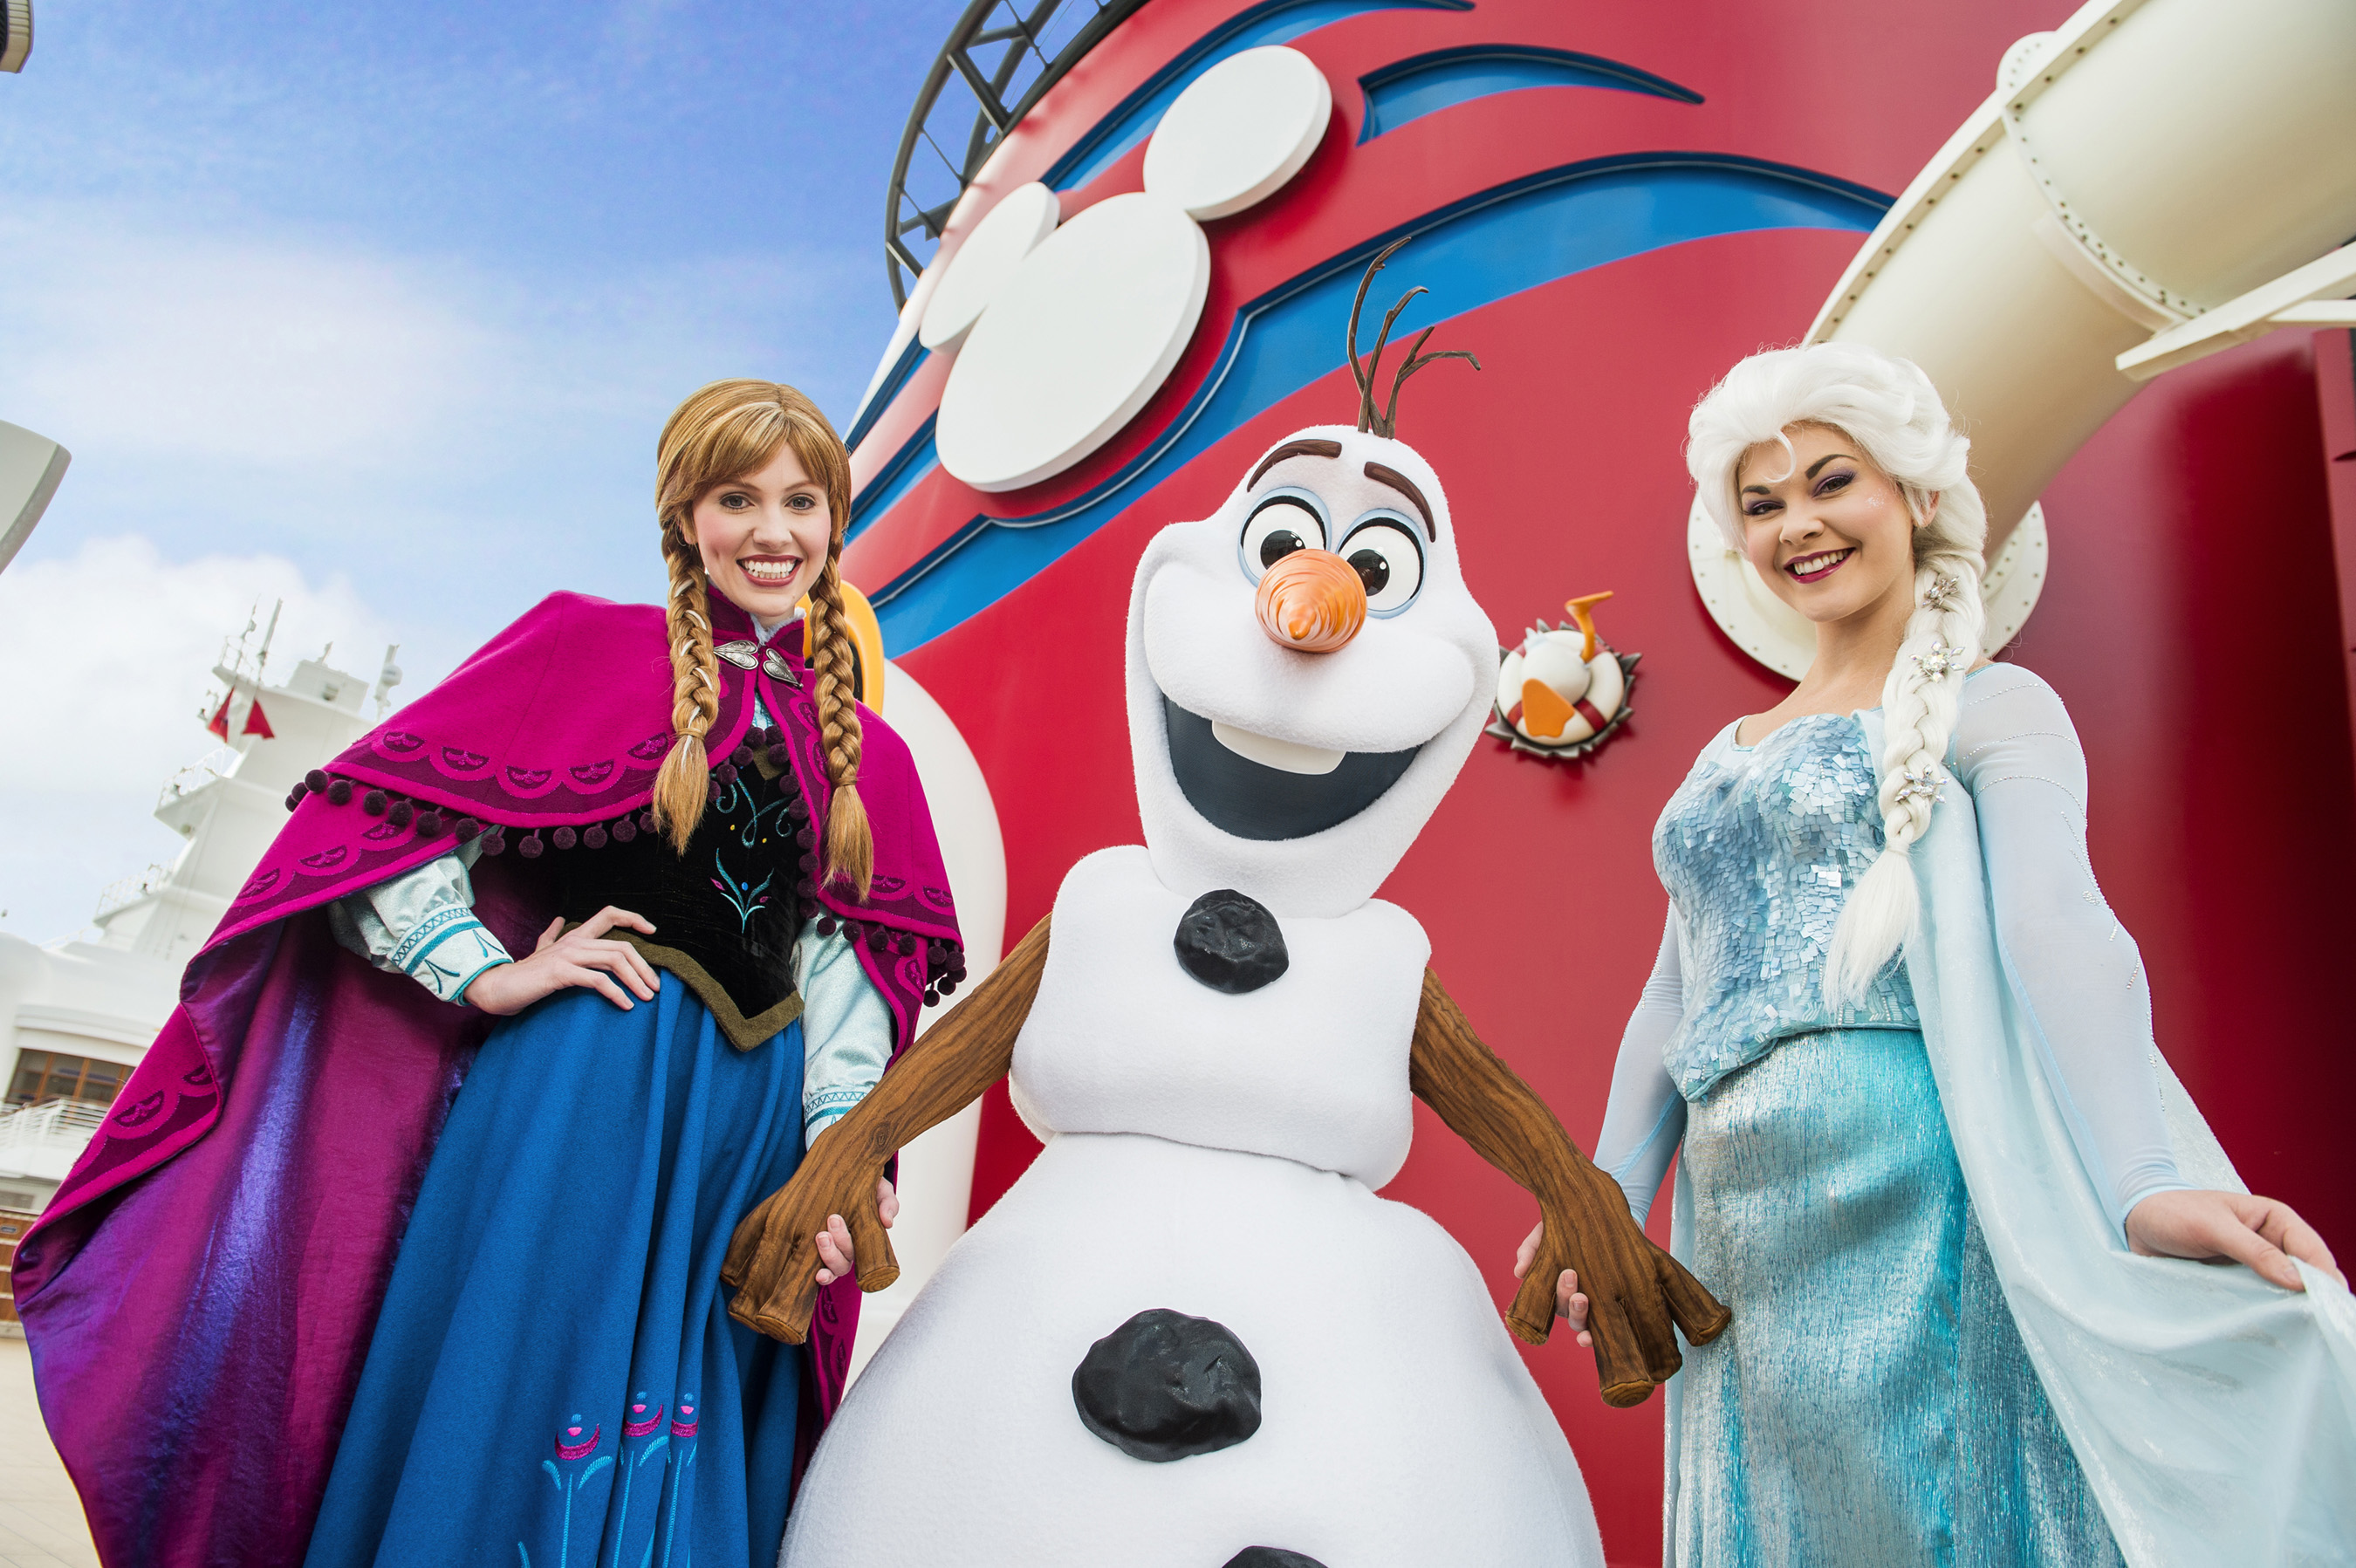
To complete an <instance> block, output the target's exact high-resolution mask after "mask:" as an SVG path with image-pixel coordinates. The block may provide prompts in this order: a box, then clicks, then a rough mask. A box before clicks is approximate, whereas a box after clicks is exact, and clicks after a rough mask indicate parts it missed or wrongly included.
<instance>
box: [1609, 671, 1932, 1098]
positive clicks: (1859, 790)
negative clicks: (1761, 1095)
mask: <svg viewBox="0 0 2356 1568" xmlns="http://www.w3.org/2000/svg"><path fill="white" fill-rule="evenodd" d="M1875 791H1876V782H1875V777H1874V768H1873V759H1872V757H1870V756H1869V755H1868V754H1867V752H1866V748H1865V732H1864V731H1863V730H1861V729H1860V728H1858V724H1857V721H1856V720H1855V719H1853V718H1850V717H1848V716H1847V714H1808V715H1805V716H1804V717H1801V718H1796V719H1794V720H1792V721H1791V722H1790V723H1789V724H1786V725H1783V727H1782V728H1781V729H1778V730H1776V731H1775V732H1774V733H1773V734H1772V735H1770V736H1767V738H1766V739H1764V740H1762V741H1761V742H1760V743H1759V745H1758V746H1754V747H1751V748H1749V749H1745V748H1743V747H1740V746H1736V745H1735V744H1734V731H1733V729H1732V728H1731V727H1730V728H1729V729H1728V730H1727V731H1726V732H1725V733H1724V734H1723V735H1721V736H1719V738H1718V739H1717V741H1715V742H1714V743H1712V744H1711V746H1709V748H1708V750H1706V751H1704V752H1703V753H1702V755H1701V758H1700V760H1699V761H1697V762H1696V763H1695V764H1694V769H1693V771H1692V772H1691V773H1690V774H1688V775H1687V777H1686V781H1685V782H1684V783H1683V784H1682V785H1680V786H1678V788H1677V791H1676V794H1674V795H1672V796H1670V797H1669V803H1668V805H1667V807H1666V808H1665V809H1664V810H1663V811H1662V812H1661V820H1660V823H1659V825H1658V826H1656V827H1655V829H1654V830H1653V862H1654V865H1655V867H1656V868H1657V869H1658V870H1659V872H1660V875H1661V882H1662V884H1663V886H1666V887H1667V888H1668V890H1669V897H1670V898H1671V899H1673V900H1674V901H1675V903H1676V908H1677V913H1678V915H1679V917H1680V918H1682V920H1683V922H1684V931H1685V940H1684V942H1683V944H1682V947H1681V958H1682V968H1683V972H1684V982H1685V1020H1684V1023H1683V1024H1682V1026H1680V1027H1679V1028H1678V1030H1677V1032H1676V1036H1674V1037H1673V1038H1672V1039H1671V1040H1670V1042H1669V1044H1668V1047H1667V1051H1666V1056H1667V1062H1668V1069H1669V1075H1670V1077H1671V1078H1673V1079H1676V1085H1677V1088H1678V1090H1679V1091H1680V1092H1681V1093H1683V1094H1684V1095H1685V1097H1686V1098H1687V1099H1688V1100H1695V1099H1698V1098H1699V1097H1700V1096H1701V1095H1703V1094H1704V1093H1706V1092H1708V1090H1709V1088H1710V1086H1711V1085H1712V1084H1715V1083H1716V1082H1717V1081H1718V1080H1719V1079H1721V1078H1723V1077H1724V1076H1725V1075H1726V1074H1728V1073H1730V1072H1731V1071H1733V1070H1734V1069H1736V1068H1739V1067H1741V1066H1743V1065H1744V1064H1746V1063H1749V1062H1751V1061H1755V1060H1757V1059H1758V1058H1760V1057H1762V1056H1763V1055H1765V1054H1766V1053H1767V1051H1769V1050H1770V1049H1772V1047H1774V1045H1775V1043H1776V1042H1777V1041H1779V1040H1783V1039H1788V1038H1790V1037H1791V1036H1794V1035H1799V1034H1804V1033H1806V1032H1808V1031H1810V1030H1815V1029H1828V1028H1852V1029H1853V1028H1895V1029H1912V1028H1916V1027H1918V1026H1919V1019H1918V1018H1917V1016H1916V1014H1915V1011H1914V993H1913V991H1912V987H1910V986H1909V985H1908V984H1907V982H1906V971H1905V965H1904V961H1902V960H1900V959H1893V960H1891V961H1890V966H1889V967H1888V968H1887V969H1885V970H1883V971H1882V972H1881V974H1880V975H1879V977H1878V978H1877V979H1876V980H1875V982H1874V983H1873V986H1872V988H1871V989H1870V990H1869V992H1868V993H1867V994H1866V997H1865V999H1864V1000H1863V1001H1862V1002H1860V1003H1854V1004H1848V1005H1847V1006H1843V1007H1839V1008H1833V1007H1828V1006H1826V1004H1825V998H1824V973H1825V952H1826V948H1827V947H1828V946H1829V945H1830V944H1831V941H1832V935H1833V926H1834V924H1835V923H1836V922H1837V920H1838V919H1839V918H1840V912H1841V905H1842V903H1843V901H1844V900H1846V899H1847V896H1848V890H1849V889H1850V888H1851V887H1852V886H1856V883H1857V879H1858V876H1859V875H1862V874H1863V872H1864V871H1865V868H1866V867H1867V866H1868V865H1871V864H1872V863H1873V857H1874V856H1875V855H1876V854H1879V853H1880V850H1881V815H1880V811H1879V809H1878V807H1877V806H1876V803H1875Z"/></svg>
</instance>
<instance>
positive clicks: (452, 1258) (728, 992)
mask: <svg viewBox="0 0 2356 1568" xmlns="http://www.w3.org/2000/svg"><path fill="white" fill-rule="evenodd" d="M658 462H659V478H658V481H657V501H656V504H657V512H658V516H659V521H660V527H661V542H662V551H663V557H664V560H665V563H666V564H667V565H668V567H669V595H668V596H667V599H666V602H665V604H664V605H663V606H662V607H648V606H631V605H615V604H609V603H606V602H605V601H603V600H597V599H589V598H584V597H582V596H577V595H570V594H558V595H555V596H552V597H550V598H549V599H547V600H546V601H544V602H542V603H541V605H540V606H539V607H537V608H535V609H534V610H533V611H531V612H530V614H529V615H527V616H526V617H525V618H523V619H522V620H520V621H519V622H517V623H516V624H515V625H514V626H512V627H510V628H509V629H508V630H507V631H505V632H503V633H502V634H501V635H500V636H499V637H498V639H495V640H494V641H492V642H491V643H490V644H489V645H488V646H487V647H486V648H485V649H483V650H481V651H480V652H479V653H477V654H476V655H475V656H474V657H473V658H472V659H471V660H468V661H467V662H466V664H465V665H463V666H462V667H461V668H460V669H459V670H458V671H457V672H456V673H455V674H454V675H452V676H451V677H450V679H449V680H448V681H447V682H444V683H443V684H442V685H441V686H439V687H437V688H435V689H434V691H433V692H432V693H428V694H427V695H426V696H424V697H423V698H422V699H420V700H419V701H418V702H416V703H412V705H410V706H409V707H407V708H404V709H402V711H401V712H400V713H398V714H394V715H393V716H392V718H391V721H389V722H388V723H387V724H385V725H382V726H381V727H380V728H379V729H378V730H377V731H375V732H374V733H373V734H371V735H369V736H367V737H366V738H364V739H363V740H361V741H360V742H359V744H358V745H356V746H353V747H352V748H351V749H350V750H349V751H348V752H346V753H345V754H344V755H343V756H342V757H337V759H336V760H335V761H334V762H333V763H331V764H330V765H329V766H328V767H327V768H325V769H322V770H321V771H319V772H315V773H313V774H312V775H310V777H309V779H307V780H306V781H305V784H304V785H299V786H297V787H296V790H295V799H293V800H290V801H289V805H290V807H291V808H292V809H293V811H294V816H293V819H292V821H291V822H290V823H289V825H288V826H287V828H286V830H285V832H284V833H283V834H281V836H280V838H279V840H278V842H277V843H275V844H274V845H273V847H272V849H271V851H270V853H269V854H268V855H266V856H265V857H264V859H263V861H262V865H261V867H260V868H259V869H258V870H257V872H256V873H255V875H254V876H253V878H252V880H251V881H250V882H249V883H248V884H247V885H246V886H245V888H244V889H243V891H242V892H241V895H240V897H239V898H238V899H237V900H236V901H235V902H234V903H232V904H231V906H230V909H229V912H228V914H227V916H226V917H225V918H224V919H223V921H222V924H221V927H220V930H219V931H218V932H217V933H216V934H215V936H214V937H213V939H212V940H211V941H210V942H209V944H208V946H207V947H206V949H205V950H204V951H203V952H202V953H201V954H199V955H198V958H197V959H196V960H194V961H192V962H191V963H190V965H189V967H188V972H187V978H186V980H185V981H184V983H183V986H182V997H183V1004H182V1005H181V1007H180V1008H179V1009H178V1011H177V1013H176V1014H175V1015H174V1017H173V1019H172V1021H171V1023H170V1024H169V1025H168V1026H166V1030H165V1032H164V1034H163V1036H161V1037H160V1038H159V1039H158V1040H157V1042H156V1044H155V1047H153V1048H152V1049H151V1050H150V1052H149V1054H148V1056H147V1058H145V1061H144V1062H143V1063H142V1064H141V1066H140V1069H139V1070H138V1072H137V1073H136V1074H134V1077H133V1079H132V1081H131V1083H130V1085H129V1086H127V1088H126V1090H125V1091H124V1094H123V1098H122V1099H121V1100H119V1101H117V1103H116V1105H115V1108H114V1109H113V1111H112V1112H111V1113H110V1116H109V1119H108V1122H107V1124H106V1127H105V1129H104V1132H103V1133H102V1136H101V1137H100V1138H99V1139H98V1140H96V1141H95V1142H94V1143H93V1144H92V1146H91V1150H90V1152H89V1153H88V1154H87V1155H85V1156H84V1157H83V1159H82V1161H81V1162H80V1165H77V1167H76V1169H75V1172H74V1174H73V1176H71V1177H70V1179H69V1181H68V1183H67V1184H66V1186H65V1187H63V1188H61V1189H60V1192H59V1198H58V1200H57V1202H56V1203H55V1204H54V1205H53V1206H52V1207H51V1208H50V1209H49V1211H48V1214H47V1215H46V1216H45V1217H44V1219H43V1221H42V1223H41V1225H40V1226H39V1228H38V1229H37V1230H36V1231H35V1233H34V1234H33V1235H32V1236H31V1237H30V1238H29V1239H28V1240H27V1243H26V1245H24V1246H23V1247H22V1248H20V1249H19V1251H18V1253H17V1258H16V1288H17V1292H18V1300H19V1302H20V1303H21V1304H22V1305H23V1313H24V1317H25V1319H26V1322H27V1328H28V1331H29V1335H30V1337H31V1342H32V1348H33V1352H34V1356H35V1360H36V1369H37V1380H38V1384H39V1388H40V1392H41V1397H42V1404H43V1410H44V1413H45V1415H46V1417H47V1419H48V1423H49V1425H50V1428H51V1430H52V1432H53V1433H54V1434H55V1435H56V1438H57V1442H58V1447H59V1451H60V1453H61V1454H62V1455H64V1457H65V1459H66V1461H67V1464H68V1466H69V1467H70V1469H71V1470H72V1472H73V1475H74V1478H75V1480H76V1482H77V1484H78V1485H79V1487H80V1490H81V1495H82V1498H83V1500H84V1503H85V1505H86V1508H87V1510H88V1512H89V1515H90V1518H91V1526H92V1530H93V1533H94V1535H95V1537H96V1540H97V1543H98V1545H99V1548H100V1551H101V1553H102V1556H103V1557H104V1558H105V1559H106V1561H107V1562H108V1563H109V1564H110V1565H112V1568H129V1565H131V1564H134V1563H135V1564H142V1565H145V1564H151V1563H169V1564H181V1563H187V1564H198V1563H206V1564H211V1563H241V1564H260V1563H274V1564H289V1565H291V1564H295V1563H309V1564H312V1565H313V1568H357V1565H359V1564H368V1563H376V1564H385V1565H388V1568H391V1565H402V1568H407V1565H412V1564H428V1563H462V1562H464V1563H507V1564H512V1565H515V1568H592V1565H603V1564H617V1563H618V1564H626V1565H628V1568H641V1565H645V1564H652V1563H667V1564H668V1563H676V1564H684V1563H690V1562H702V1563H716V1562H729V1563H747V1564H753V1565H755V1568H767V1565H768V1564H770V1563H774V1562H775V1561H776V1554H777V1550H778V1544H779V1541H780V1540H781V1539H782V1537H783V1534H784V1530H785V1521H786V1511H787V1500H788V1498H790V1496H791V1494H792V1488H793V1483H794V1480H795V1477H796V1476H797V1473H798V1464H799V1458H800V1456H801V1455H806V1454H807V1453H808V1451H809V1447H810V1445H811V1444H813V1443H814V1442H815V1440H816V1437H817V1429H818V1427H819V1424H820V1423H822V1422H823V1420H824V1418H825V1416H826V1415H827V1414H828V1413H829V1412H830V1411H831V1409H832V1407H833V1404H834V1402H835V1401H836V1399H838V1398H839V1397H840V1394H841V1387H842V1378H843V1373H844V1370H845V1363H846V1359H847V1357H848V1353H849V1350H850V1342H851V1331H852V1326H853V1325H854V1323H855V1313H856V1301H857V1297H856V1294H855V1293H854V1291H853V1289H852V1287H851V1284H850V1283H848V1282H844V1283H841V1284H840V1286H839V1287H837V1286H836V1282H837V1281H838V1280H839V1278H840V1276H841V1275H842V1274H843V1273H846V1272H848V1271H849V1270H850V1269H851V1265H852V1259H851V1255H850V1254H851V1242H850V1237H849V1234H848V1232H847V1230H843V1229H842V1228H841V1226H840V1224H839V1222H838V1223H837V1224H836V1225H833V1226H830V1228H829V1234H828V1235H826V1236H825V1237H823V1238H821V1239H820V1240H819V1253H820V1255H821V1258H822V1260H823V1262H825V1264H826V1265H827V1267H826V1269H825V1270H823V1271H822V1272H821V1273H819V1283H821V1284H822V1285H828V1286H830V1287H835V1288H830V1289H828V1290H827V1291H826V1292H825V1293H824V1294H823V1295H822V1296H821V1301H820V1305H819V1314H818V1318H817V1321H816V1323H815V1325H814V1332H813V1334H812V1336H811V1339H810V1343H809V1348H807V1349H804V1348H796V1347H787V1346H781V1345H779V1344H776V1343H775V1342H773V1341H771V1340H768V1339H766V1338H762V1337H758V1336H756V1335H755V1334H754V1333H753V1332H751V1331H750V1330H749V1329H747V1328H745V1327H744V1326H741V1325H739V1324H736V1323H734V1322H733V1321H732V1320H731V1319H730V1317H729V1316H728V1313H727V1310H726V1303H725V1301H724V1299H723V1289H722V1285H721V1282H720V1270H721V1266H722V1262H723V1257H724V1255H725V1252H726V1250H727V1247H728V1243H729V1239H730V1235H731V1232H732V1231H733V1230H734V1227H735V1225H736V1223H737V1221H738V1219H741V1218H742V1217H743V1216H744V1214H745V1213H746V1212H747V1211H748V1210H749V1209H751V1208H754V1207H755V1206H756V1205H757V1204H759V1203H760V1202H761V1201H762V1199H764V1198H765V1197H767V1196H768V1195H769V1194H770V1193H771V1192H773V1191H775V1190H776V1188H778V1187H781V1186H782V1185H784V1183H785V1182H786V1180H787V1177H788V1176H791V1175H792V1174H793V1172H794V1169H795V1167H796V1166H797V1165H798V1163H799V1162H800V1160H801V1157H802V1155H803V1152H804V1151H805V1149H807V1148H808V1146H809V1144H810V1142H811V1141H812V1140H814V1139H816V1138H819V1137H823V1136H825V1135H827V1130H828V1129H829V1128H830V1126H831V1125H832V1124H833V1122H835V1121H836V1120H837V1119H838V1118H840V1117H841V1115H842V1114H843V1113H844V1112H847V1111H848V1110H850V1108H851V1106H853V1105H854V1104H856V1103H857V1102H858V1101H860V1099H861V1098H862V1096H863V1095H864V1094H865V1093H866V1092H867V1090H869V1089H870V1088H872V1087H873V1085H874V1083H875V1082H876V1081H877V1079H878V1078H879V1077H880V1076H881V1074H882V1073H883V1069H884V1067H885V1065H886V1064H887V1062H888V1061H889V1060H890V1059H891V1058H892V1056H893V1055H894V1052H895V1051H896V1050H897V1049H898V1048H899V1047H902V1046H904V1045H905V1044H906V1042H907V1040H908V1038H909V1036H910V1034H911V1032H912V1030H913V1028H914V1026H915V1023H916V1016H917V1015H918V1013H919V1011H920V1010H921V1008H922V1006H923V1005H924V1004H925V1003H926V1002H928V1001H933V1000H937V997H938V995H939V994H940V993H942V992H944V991H948V990H950V989H953V988H954V985H955V983H956V980H957V978H958V976H959V975H961V974H962V972H963V961H962V959H961V957H960V956H959V952H958V947H957V928H956V923H955V918H954V916H953V913H952V911H951V906H950V899H949V895H948V884H947V880H946V878H945V877H944V876H943V875H942V872H941V865H940V861H939V856H938V853H937V848H936V845H935V843H934V840H933V832H932V827H931V823H930V821H929V819H928V818H927V816H926V811H925V805H924V799H923V795H922V792H921V790H920V789H919V788H918V786H917V783H916V776H915V770H914V768H913V767H912V766H911V763H910V760H909V757H908V753H907V750H906V748H905V746H903V745H902V744H901V743H900V742H899V740H898V739H897V738H896V737H895V736H893V735H892V733H891V732H890V731H889V730H887V729H885V728H884V727H883V725H882V724H881V723H880V722H879V721H878V720H877V719H876V718H875V716H874V715H873V714H872V713H867V712H864V711H863V710H862V709H861V708H860V706H859V705H858V704H857V703H856V701H855V693H856V691H857V690H858V678H859V664H860V657H859V653H858V650H857V646H856V642H855V639H854V635H853V633H852V630H851V626H850V623H849V621H848V619H847V618H846V615H845V612H844V608H843V596H844V589H843V586H842V585H841V579H840V577H839V575H838V571H837V565H836V560H837V556H838V554H839V553H840V551H841V543H842V536H843V528H844V524H845V522H846V521H847V519H848V517H849V515H850V499H851V497H850V492H851V478H850V465H849V461H848V458H847V456H846V454H845V453H844V451H843V448H842V445H841V442H840V441H839V440H838V439H837V438H836V436H835V434H834V432H833V430H832V429H831V428H830V426H829V425H828V424H827V423H826V420H825V418H824V416H823V415H821V414H820V413H819V411H818V410H817V408H816V407H815V406H814V405H812V404H811V403H809V400H808V399H806V398H804V397H803V396H802V395H801V394H800V393H798V392H795V391H794V390H793V389H791V388H789V387H783V386H777V385H775V384H772V383H769V382H766V381H722V382H717V383H714V384H713V385H712V386H708V387H706V388H704V389H703V390H702V391H701V392H697V393H696V394H695V395H694V396H693V397H691V398H690V399H689V400H688V401H687V403H684V404H683V405H681V407H680V410H679V411H678V413H675V414H673V415H672V417H671V419H670V422H669V424H667V425H666V426H665V428H664V430H663V433H662V438H661V442H660V445H659V455H658ZM805 596H807V602H808V606H809V611H808V626H807V628H805V626H804V624H803V618H802V615H801V612H800V611H799V610H798V608H797V607H798V606H799V605H801V604H802V603H803V601H804V599H805ZM806 637H807V648H808V654H807V657H805V652H804V649H805V638H806ZM879 1197H881V1199H882V1207H883V1212H884V1214H885V1215H886V1216H887V1219H886V1222H887V1223H888V1216H889V1215H890V1213H891V1212H892V1210H893V1208H894V1202H893V1200H892V1197H891V1195H890V1193H889V1189H888V1187H887V1188H886V1190H885V1191H884V1192H883V1193H882V1194H880V1195H879Z"/></svg>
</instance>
